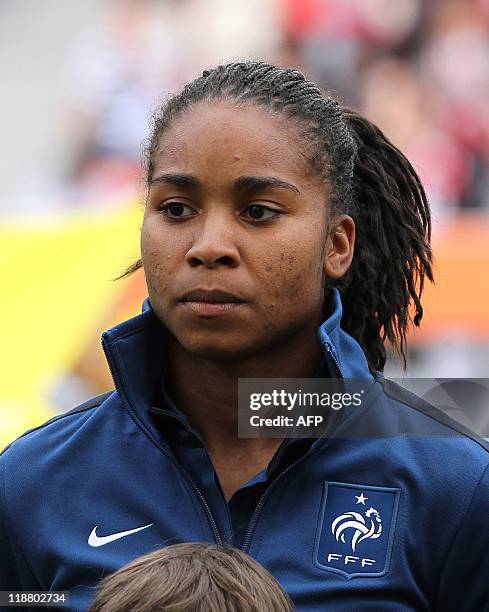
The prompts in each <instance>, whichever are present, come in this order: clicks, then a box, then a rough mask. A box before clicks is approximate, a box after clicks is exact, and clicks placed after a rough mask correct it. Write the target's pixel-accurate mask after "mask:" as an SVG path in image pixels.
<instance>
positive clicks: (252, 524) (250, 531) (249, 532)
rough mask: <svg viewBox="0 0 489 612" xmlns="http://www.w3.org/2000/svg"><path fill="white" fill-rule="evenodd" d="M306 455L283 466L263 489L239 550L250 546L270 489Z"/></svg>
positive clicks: (245, 549)
mask: <svg viewBox="0 0 489 612" xmlns="http://www.w3.org/2000/svg"><path fill="white" fill-rule="evenodd" d="M305 456H306V455H303V456H302V457H300V458H299V459H297V461H295V462H294V463H291V464H290V465H289V466H288V467H287V468H285V470H284V471H283V472H281V473H280V474H279V475H278V476H277V478H275V480H274V481H273V482H272V483H271V485H270V486H269V487H268V489H267V490H266V491H265V493H263V495H262V496H261V499H260V501H259V502H258V505H257V506H256V508H255V510H254V512H253V515H252V517H251V520H250V523H249V525H248V529H247V530H246V534H245V537H244V540H243V544H242V545H241V550H243V551H244V552H248V549H249V547H250V544H251V538H252V536H253V532H254V530H255V527H256V523H257V522H258V518H259V517H260V513H261V511H262V508H263V505H264V504H265V501H266V499H267V497H268V495H269V494H270V492H271V490H272V489H273V488H274V486H275V485H276V483H277V482H278V481H279V480H280V479H281V478H282V477H283V476H285V474H287V472H289V470H291V469H292V468H293V467H295V466H296V465H297V464H298V463H300V461H302V459H304V457H305Z"/></svg>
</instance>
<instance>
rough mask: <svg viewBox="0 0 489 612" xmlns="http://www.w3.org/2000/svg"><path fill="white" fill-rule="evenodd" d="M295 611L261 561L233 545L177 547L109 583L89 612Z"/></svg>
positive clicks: (131, 565) (103, 584)
mask: <svg viewBox="0 0 489 612" xmlns="http://www.w3.org/2000/svg"><path fill="white" fill-rule="evenodd" d="M265 610H266V611H267V612H292V611H293V610H294V607H293V604H292V601H291V600H290V598H289V596H288V595H287V594H286V593H285V591H284V590H283V589H282V587H281V586H280V584H279V583H278V582H277V580H275V578H274V577H273V576H272V575H271V574H270V573H269V572H268V571H267V570H266V569H265V568H264V567H262V566H261V565H260V564H259V563H258V562H257V561H255V560H254V559H252V558H251V557H250V556H249V555H247V554H246V553H244V552H243V551H241V550H239V549H236V548H233V547H231V546H218V545H216V544H209V543H205V542H194V543H184V544H174V545H172V546H168V547H166V548H161V549H159V550H156V551H154V552H152V553H149V554H147V555H144V556H143V557H139V558H137V559H135V560H134V561H132V562H131V563H129V564H128V565H125V566H124V567H122V568H121V569H120V570H118V571H117V572H115V573H114V574H112V575H111V576H107V577H106V578H104V579H103V580H102V581H101V583H100V584H99V590H98V594H97V596H96V598H95V600H94V602H93V603H92V605H91V607H90V610H89V612H263V611H265Z"/></svg>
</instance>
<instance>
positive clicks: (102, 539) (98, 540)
mask: <svg viewBox="0 0 489 612" xmlns="http://www.w3.org/2000/svg"><path fill="white" fill-rule="evenodd" d="M152 524H153V523H150V524H149V525H145V526H144V527H136V529H129V530H128V531H119V532H118V533H112V534H110V535H106V536H98V535H97V534H96V533H95V532H96V531H97V527H98V525H96V526H95V527H94V528H93V529H92V532H91V533H90V535H89V536H88V545H89V546H103V545H104V544H108V543H109V542H113V541H114V540H118V539H119V538H125V537H126V536H128V535H131V533H136V532H137V531H141V529H147V528H148V527H151V525H152Z"/></svg>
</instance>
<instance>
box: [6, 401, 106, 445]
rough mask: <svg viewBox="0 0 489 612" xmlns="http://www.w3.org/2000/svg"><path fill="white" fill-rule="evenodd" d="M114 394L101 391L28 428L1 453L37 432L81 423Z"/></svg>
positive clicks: (51, 431)
mask: <svg viewBox="0 0 489 612" xmlns="http://www.w3.org/2000/svg"><path fill="white" fill-rule="evenodd" d="M113 394H114V391H107V392H105V393H101V394H100V395H96V396H94V397H91V398H89V399H87V400H86V401H84V402H82V403H81V404H79V405H78V406H75V407H74V408H72V409H71V410H68V411H67V412H63V413H62V414H57V415H56V416H54V417H52V418H51V419H49V420H48V421H46V422H44V423H41V425H37V426H36V427H32V428H31V429H28V430H27V431H25V432H24V433H23V434H21V435H20V436H19V437H18V438H16V439H15V440H13V441H12V442H10V444H8V445H7V446H6V447H5V448H4V449H3V450H2V451H1V452H0V455H2V454H3V453H5V452H6V451H7V450H8V449H10V448H12V447H13V446H14V445H17V444H18V443H19V442H21V441H24V440H29V439H31V438H32V437H34V436H36V434H41V435H46V434H49V433H54V430H56V431H58V430H59V429H60V428H61V429H62V428H63V427H64V426H73V425H79V423H80V422H81V421H83V419H84V417H86V416H88V415H89V414H90V413H91V412H92V411H93V410H95V409H96V408H98V407H99V406H100V405H101V404H103V403H104V402H105V401H106V400H107V399H108V398H109V397H110V396H111V395H113Z"/></svg>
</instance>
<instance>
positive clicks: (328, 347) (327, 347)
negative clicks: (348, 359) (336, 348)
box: [323, 344, 345, 378]
mask: <svg viewBox="0 0 489 612" xmlns="http://www.w3.org/2000/svg"><path fill="white" fill-rule="evenodd" d="M323 346H324V348H325V349H326V352H327V353H328V355H330V357H331V359H332V360H333V361H334V364H335V366H336V367H337V368H338V372H339V373H340V375H341V378H345V376H344V374H343V372H342V370H341V368H340V364H339V363H338V360H337V359H336V356H335V354H334V353H333V351H332V349H331V345H330V344H324V345H323Z"/></svg>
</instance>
